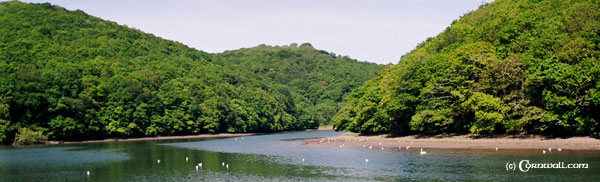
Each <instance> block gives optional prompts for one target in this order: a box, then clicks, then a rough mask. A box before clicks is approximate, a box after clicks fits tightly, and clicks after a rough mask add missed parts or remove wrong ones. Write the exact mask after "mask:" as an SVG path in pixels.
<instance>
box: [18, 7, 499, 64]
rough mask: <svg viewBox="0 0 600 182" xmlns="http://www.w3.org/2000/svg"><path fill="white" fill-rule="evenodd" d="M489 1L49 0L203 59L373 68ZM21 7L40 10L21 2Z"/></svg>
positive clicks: (395, 60) (393, 59)
mask: <svg viewBox="0 0 600 182" xmlns="http://www.w3.org/2000/svg"><path fill="white" fill-rule="evenodd" d="M489 1H490V0H485V1H482V0H369V1H367V0H364V1H358V0H314V1H308V0H294V1H292V0H280V1H275V0H245V1H243V0H221V1H217V0H201V1H191V0H189V1H186V0H102V1H98V0H51V1H49V2H50V3H52V4H57V5H59V6H62V7H65V8H67V9H70V10H75V9H80V10H83V11H85V12H86V13H88V14H90V15H93V16H96V17H100V18H103V19H106V20H111V21H115V22H117V23H118V24H121V25H127V26H129V27H134V28H137V29H140V30H142V31H144V32H147V33H152V34H154V35H157V36H159V37H162V38H166V39H170V40H175V41H178V42H181V43H184V44H186V45H188V46H191V47H194V48H196V49H199V50H203V51H207V52H222V51H225V50H234V49H239V48H243V47H254V46H256V45H259V44H267V45H289V44H290V43H299V44H300V43H304V42H309V43H311V44H312V45H313V46H314V47H315V48H317V49H322V50H326V51H328V52H334V53H336V54H340V55H345V56H349V57H351V58H355V59H358V60H360V61H369V62H376V63H381V64H387V63H394V64H396V63H398V60H399V59H400V56H402V55H403V54H405V53H407V52H408V51H410V50H412V49H413V48H414V47H415V46H416V45H417V44H418V43H419V42H421V41H423V40H425V39H426V38H427V37H432V36H435V35H437V34H438V33H440V32H441V31H443V30H444V29H445V28H446V27H447V26H449V25H450V23H451V22H452V20H455V19H458V18H459V17H460V16H462V15H463V14H465V13H467V12H469V11H472V10H475V9H477V8H478V7H479V5H481V4H482V3H483V2H489ZM25 2H48V0H45V1H44V0H41V1H40V0H26V1H25Z"/></svg>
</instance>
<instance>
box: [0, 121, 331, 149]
mask: <svg viewBox="0 0 600 182" xmlns="http://www.w3.org/2000/svg"><path fill="white" fill-rule="evenodd" d="M332 130H333V126H323V127H319V128H318V129H306V130H299V131H332ZM282 132H290V131H282ZM275 133H280V132H275ZM258 134H266V133H218V134H199V135H184V136H157V137H141V138H122V139H120V138H108V139H101V140H83V141H64V142H61V141H48V142H46V143H39V144H26V145H0V148H2V147H22V146H38V145H59V144H83V143H108V142H128V141H152V140H180V139H197V138H224V137H240V136H252V135H258Z"/></svg>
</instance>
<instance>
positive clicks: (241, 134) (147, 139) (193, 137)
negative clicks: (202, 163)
mask: <svg viewBox="0 0 600 182" xmlns="http://www.w3.org/2000/svg"><path fill="white" fill-rule="evenodd" d="M250 135H256V133H219V134H200V135H186V136H158V137H142V138H125V139H104V140H86V141H74V142H59V141H49V142H48V143H47V144H51V145H52V144H75V143H104V142H127V141H151V140H180V139H195V138H222V137H238V136H250Z"/></svg>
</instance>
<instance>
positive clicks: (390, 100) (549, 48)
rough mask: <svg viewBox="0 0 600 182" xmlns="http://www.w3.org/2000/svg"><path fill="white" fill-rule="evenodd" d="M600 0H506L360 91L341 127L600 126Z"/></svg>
mask: <svg viewBox="0 0 600 182" xmlns="http://www.w3.org/2000/svg"><path fill="white" fill-rule="evenodd" d="M599 9H600V1H596V0H590V1H579V0H566V1H559V0H550V1H540V0H497V1H495V2H492V3H489V4H484V5H481V6H480V7H479V9H477V10H476V11H473V12H469V13H467V14H465V15H464V16H463V17H461V18H460V19H459V20H455V21H453V22H452V24H451V25H450V26H449V27H447V28H446V29H445V30H444V31H443V32H442V33H440V34H439V35H437V36H436V37H433V38H429V39H427V40H426V41H424V42H423V43H421V44H419V45H417V47H416V49H414V50H413V51H411V52H410V53H408V54H406V55H404V56H402V58H401V59H400V61H399V63H398V64H396V65H391V66H386V67H385V68H383V69H382V71H380V73H379V74H378V75H377V76H375V77H374V78H373V79H371V80H370V81H367V82H366V83H365V84H364V85H363V86H361V87H359V88H357V89H355V90H354V91H353V92H352V94H351V96H350V97H349V98H348V101H347V104H346V105H345V106H343V107H342V109H341V110H340V111H339V112H338V113H337V114H336V116H335V117H334V118H333V121H334V127H335V128H336V129H338V130H349V131H356V132H361V133H388V134H393V135H407V134H438V133H472V134H505V133H508V134H523V133H525V134H544V135H554V136H570V135H594V136H598V135H599V132H600V125H599V122H600V112H598V111H600V92H599V89H600V80H599V79H598V76H599V75H600V60H599V55H600V12H599V11H598V10H599Z"/></svg>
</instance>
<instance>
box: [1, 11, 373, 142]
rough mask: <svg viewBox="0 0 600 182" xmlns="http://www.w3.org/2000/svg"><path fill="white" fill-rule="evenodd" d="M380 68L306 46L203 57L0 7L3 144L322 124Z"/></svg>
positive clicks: (149, 38)
mask: <svg viewBox="0 0 600 182" xmlns="http://www.w3.org/2000/svg"><path fill="white" fill-rule="evenodd" d="M379 68H380V66H379V65H376V64H373V63H366V62H358V61H356V60H353V59H350V58H347V57H342V56H337V55H335V54H332V53H328V52H325V51H321V50H317V49H315V48H313V47H312V46H310V44H303V45H301V46H299V47H298V46H297V45H295V44H292V45H290V46H280V47H269V46H258V47H255V48H250V49H242V50H238V51H228V52H225V53H222V54H208V53H205V52H202V51H198V50H195V49H193V48H190V47H187V46H186V45H183V44H181V43H178V42H174V41H170V40H165V39H161V38H159V37H156V36H154V35H152V34H148V33H144V32H142V31H140V30H136V29H133V28H128V27H126V26H121V25H118V24H116V23H114V22H110V21H106V20H102V19H99V18H96V17H93V16H90V15H87V14H85V13H84V12H82V11H79V10H77V11H69V10H65V9H64V8H61V7H59V6H53V5H51V4H48V3H45V4H27V3H21V2H17V1H11V2H2V3H0V142H2V143H5V144H10V143H12V142H13V140H14V138H15V137H17V138H19V141H18V142H23V143H28V142H34V141H36V140H43V139H46V138H47V139H51V140H86V139H102V138H113V137H117V138H119V137H141V136H157V135H162V136H165V135H188V134H199V133H220V132H274V131H283V130H298V129H307V128H316V127H318V126H319V124H320V123H327V122H328V121H329V119H330V118H331V117H332V116H333V115H334V113H335V112H336V111H337V109H338V108H339V107H340V105H343V104H342V103H343V102H344V96H345V95H346V94H347V93H349V92H350V91H351V90H352V89H354V88H355V87H357V86H359V85H361V84H362V83H363V82H364V81H366V80H368V79H370V78H371V77H372V76H374V75H375V74H376V73H377V71H378V70H379Z"/></svg>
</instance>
